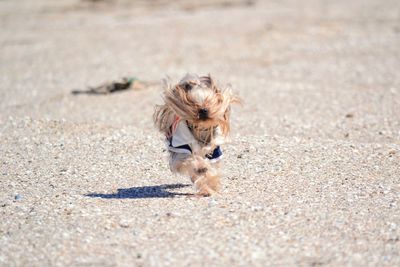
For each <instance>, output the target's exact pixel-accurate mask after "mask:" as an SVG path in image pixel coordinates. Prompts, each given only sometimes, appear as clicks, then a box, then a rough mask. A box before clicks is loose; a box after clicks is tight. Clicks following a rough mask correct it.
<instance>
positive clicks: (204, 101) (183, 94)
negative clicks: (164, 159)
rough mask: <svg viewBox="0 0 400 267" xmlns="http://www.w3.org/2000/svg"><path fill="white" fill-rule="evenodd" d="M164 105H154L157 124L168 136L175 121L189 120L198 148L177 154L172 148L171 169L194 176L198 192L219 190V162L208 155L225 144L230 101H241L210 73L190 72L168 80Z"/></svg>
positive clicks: (228, 123) (192, 178)
mask: <svg viewBox="0 0 400 267" xmlns="http://www.w3.org/2000/svg"><path fill="white" fill-rule="evenodd" d="M163 99H164V104H163V105H158V106H156V108H155V112H154V115H153V119H154V123H155V125H156V127H157V128H158V130H159V131H160V132H162V133H163V134H164V135H165V136H166V137H167V139H168V138H170V137H171V135H172V134H173V130H172V128H173V124H174V123H176V120H177V119H179V120H180V121H183V122H186V124H187V126H188V127H189V128H190V131H191V133H192V134H193V136H194V138H195V139H196V140H197V141H198V147H197V148H196V147H194V148H192V155H191V156H188V155H176V153H174V152H171V151H170V166H171V170H172V171H174V172H178V173H181V174H186V175H189V176H190V177H191V180H192V182H193V183H194V184H195V185H196V187H197V188H198V194H201V195H210V194H211V193H212V192H214V191H216V190H217V187H218V184H219V182H218V181H219V179H218V176H219V174H218V170H217V168H215V167H216V165H217V164H212V163H210V162H209V161H208V160H207V158H205V155H206V154H207V153H210V151H212V150H213V149H215V147H216V146H219V145H220V144H222V143H223V142H224V141H225V139H226V137H227V136H228V134H229V132H230V121H229V119H230V111H231V104H233V103H238V102H240V100H239V98H237V97H236V96H234V95H233V93H232V90H231V89H230V88H229V87H227V88H224V89H221V88H219V87H218V86H217V84H216V83H215V82H214V80H213V79H212V78H211V76H210V75H208V76H201V77H199V76H197V75H194V74H187V75H186V76H185V77H184V78H183V79H182V80H181V81H180V82H179V83H178V84H175V85H171V84H170V83H168V82H166V83H165V85H164V92H163Z"/></svg>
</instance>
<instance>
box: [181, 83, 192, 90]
mask: <svg viewBox="0 0 400 267" xmlns="http://www.w3.org/2000/svg"><path fill="white" fill-rule="evenodd" d="M183 88H184V89H185V91H190V90H191V89H192V85H191V84H190V83H185V85H184V87H183Z"/></svg>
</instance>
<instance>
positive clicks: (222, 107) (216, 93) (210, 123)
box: [165, 74, 238, 133]
mask: <svg viewBox="0 0 400 267" xmlns="http://www.w3.org/2000/svg"><path fill="white" fill-rule="evenodd" d="M165 101H166V104H167V105H168V106H170V107H171V108H172V109H173V110H174V112H175V113H176V114H178V116H180V117H181V118H182V119H184V120H187V121H188V122H189V124H191V125H193V126H194V127H196V128H199V129H207V128H212V127H215V126H221V128H222V130H223V132H224V133H227V131H229V112H230V104H231V103H234V102H238V98H236V97H234V96H233V95H232V92H231V90H230V89H229V88H226V89H224V90H221V89H220V88H219V87H218V86H217V85H216V84H215V83H214V81H213V79H212V78H211V77H210V76H202V77H198V76H197V75H191V74H188V75H186V76H185V77H184V78H183V79H182V80H181V81H180V82H179V83H178V84H177V85H175V86H173V87H170V88H168V89H167V91H166V92H165Z"/></svg>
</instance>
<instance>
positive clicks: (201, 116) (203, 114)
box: [199, 108, 208, 120]
mask: <svg viewBox="0 0 400 267" xmlns="http://www.w3.org/2000/svg"><path fill="white" fill-rule="evenodd" d="M199 119H201V120H205V119H208V109H206V108H201V109H199Z"/></svg>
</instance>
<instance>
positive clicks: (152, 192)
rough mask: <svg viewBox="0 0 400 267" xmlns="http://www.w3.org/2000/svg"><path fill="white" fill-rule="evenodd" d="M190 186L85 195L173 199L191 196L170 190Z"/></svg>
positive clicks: (158, 186)
mask: <svg viewBox="0 0 400 267" xmlns="http://www.w3.org/2000/svg"><path fill="white" fill-rule="evenodd" d="M188 186H190V184H163V185H154V186H140V187H132V188H120V189H118V191H117V192H116V193H111V194H101V193H90V194H86V195H85V196H87V197H98V198H119V199H123V198H132V199H137V198H173V197H176V196H193V194H191V193H179V192H171V191H168V190H170V189H177V188H183V187H188Z"/></svg>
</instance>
